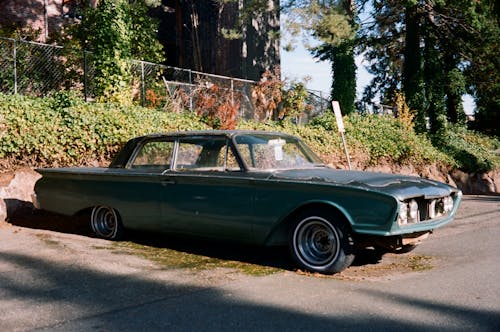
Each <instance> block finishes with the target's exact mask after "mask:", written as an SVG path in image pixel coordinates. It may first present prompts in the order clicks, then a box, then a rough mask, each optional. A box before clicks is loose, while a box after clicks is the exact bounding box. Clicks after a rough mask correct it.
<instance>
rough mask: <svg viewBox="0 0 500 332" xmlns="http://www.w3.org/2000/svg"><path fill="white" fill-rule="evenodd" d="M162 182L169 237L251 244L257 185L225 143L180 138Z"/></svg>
mask: <svg viewBox="0 0 500 332" xmlns="http://www.w3.org/2000/svg"><path fill="white" fill-rule="evenodd" d="M177 144H178V145H177V148H176V157H175V165H174V167H172V170H171V171H169V172H166V173H165V174H164V177H163V183H164V192H163V200H162V213H163V215H164V218H165V220H168V224H169V228H170V230H171V231H174V232H178V233H185V234H195V235H200V236H205V237H212V238H224V239H234V240H238V241H244V242H252V240H253V237H252V233H251V229H252V218H253V215H252V209H253V193H254V189H253V185H252V183H251V182H250V181H249V180H248V179H247V178H246V177H245V176H244V172H242V170H241V167H240V165H239V164H238V161H237V160H236V158H235V157H234V153H233V151H232V149H231V148H230V145H229V144H228V140H227V138H226V137H224V136H221V137H213V136H212V137H203V136H200V137H190V138H180V139H179V140H178V143H177Z"/></svg>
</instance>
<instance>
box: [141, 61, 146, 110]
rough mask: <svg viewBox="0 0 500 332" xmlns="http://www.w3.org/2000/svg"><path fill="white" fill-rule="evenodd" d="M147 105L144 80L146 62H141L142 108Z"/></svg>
mask: <svg viewBox="0 0 500 332" xmlns="http://www.w3.org/2000/svg"><path fill="white" fill-rule="evenodd" d="M145 103H146V83H145V78H144V61H141V106H144V104H145Z"/></svg>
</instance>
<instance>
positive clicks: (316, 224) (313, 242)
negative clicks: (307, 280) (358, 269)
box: [289, 212, 354, 274]
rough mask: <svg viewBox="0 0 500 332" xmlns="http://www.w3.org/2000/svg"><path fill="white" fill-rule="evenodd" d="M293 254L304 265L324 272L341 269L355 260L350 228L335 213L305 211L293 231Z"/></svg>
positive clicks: (291, 231)
mask: <svg viewBox="0 0 500 332" xmlns="http://www.w3.org/2000/svg"><path fill="white" fill-rule="evenodd" d="M289 247H290V251H291V253H292V257H293V258H294V259H295V261H296V262H297V263H298V264H299V265H300V266H301V267H302V268H304V269H306V270H309V271H312V272H319V273H323V274H333V273H338V272H341V271H343V270H345V269H346V268H348V267H349V266H350V265H351V263H352V261H353V260H354V243H353V240H352V238H351V234H350V231H349V228H348V227H347V226H346V225H345V224H344V223H343V220H342V217H341V216H339V215H338V214H335V213H333V214H332V213H325V212H322V213H303V214H301V215H300V216H298V218H296V219H295V221H294V223H293V224H292V228H291V230H290V235H289Z"/></svg>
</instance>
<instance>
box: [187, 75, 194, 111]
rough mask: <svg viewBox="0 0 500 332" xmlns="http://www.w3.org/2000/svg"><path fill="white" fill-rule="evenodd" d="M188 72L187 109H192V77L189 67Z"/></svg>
mask: <svg viewBox="0 0 500 332" xmlns="http://www.w3.org/2000/svg"><path fill="white" fill-rule="evenodd" d="M188 73H189V110H190V111H192V110H193V86H192V84H193V77H192V74H193V73H192V71H191V69H189V70H188Z"/></svg>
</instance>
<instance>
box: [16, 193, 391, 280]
mask: <svg viewBox="0 0 500 332" xmlns="http://www.w3.org/2000/svg"><path fill="white" fill-rule="evenodd" d="M8 222H9V223H10V224H12V225H15V226H20V227H27V228H32V229H43V230H49V231H55V232H60V233H67V234H77V235H83V236H88V237H94V234H93V232H92V230H91V227H90V223H89V216H86V215H82V216H71V217H68V216H63V215H59V214H54V213H51V212H47V211H42V210H36V209H34V208H33V205H31V204H30V203H26V202H24V203H23V206H22V207H21V208H18V209H16V210H15V212H14V213H11V214H10V215H9V217H8ZM124 240H125V241H130V242H132V243H136V244H138V245H143V246H148V247H154V248H166V249H171V250H175V251H179V252H183V253H189V254H194V255H202V256H207V257H212V258H217V259H221V260H231V261H239V262H243V263H249V264H255V265H261V266H268V267H273V268H277V269H282V270H288V271H295V270H296V265H295V263H294V262H293V260H292V259H291V256H290V254H289V251H288V248H286V247H258V246H249V245H242V244H239V243H231V242H221V241H212V240H207V239H200V238H192V237H181V236H172V235H168V234H161V233H153V232H140V231H129V232H127V233H126V238H125V239H124ZM381 259H382V255H381V254H380V253H379V252H377V251H375V250H370V249H364V250H361V251H360V252H359V253H358V254H357V255H356V259H355V260H354V262H353V263H352V266H365V265H371V264H377V263H379V262H380V261H381Z"/></svg>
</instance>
